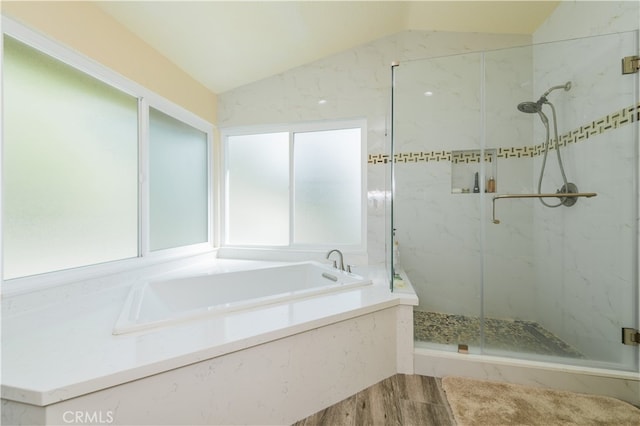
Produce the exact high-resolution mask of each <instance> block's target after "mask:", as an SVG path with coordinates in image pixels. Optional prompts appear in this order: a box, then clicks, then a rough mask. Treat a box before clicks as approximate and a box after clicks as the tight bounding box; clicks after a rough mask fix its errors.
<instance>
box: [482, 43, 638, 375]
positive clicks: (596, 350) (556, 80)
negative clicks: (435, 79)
mask: <svg viewBox="0 0 640 426" xmlns="http://www.w3.org/2000/svg"><path fill="white" fill-rule="evenodd" d="M637 54H638V34H637V32H628V33H621V34H611V35H606V36H598V37H589V38H584V39H577V40H570V41H563V42H555V43H546V44H541V45H536V46H529V47H523V48H514V49H505V50H500V51H494V52H487V53H486V54H485V81H484V84H485V107H486V114H485V116H486V126H485V129H486V143H487V147H488V148H494V149H496V152H497V162H496V170H497V178H496V182H497V185H496V186H497V188H496V189H497V193H498V194H527V193H529V194H537V193H538V192H541V193H556V192H557V191H561V192H564V191H565V190H566V188H573V187H571V186H569V187H567V186H566V185H567V182H568V183H570V184H571V183H572V184H575V186H576V188H575V191H576V192H580V193H587V192H593V193H597V196H594V197H591V198H576V199H575V200H576V202H575V204H573V205H571V206H567V204H571V203H566V202H565V203H562V201H563V200H562V199H559V198H555V197H552V198H546V199H542V201H545V203H546V205H545V204H543V203H542V202H541V200H540V199H537V198H522V199H518V198H503V199H496V200H493V196H488V197H485V200H484V208H485V213H484V215H485V217H486V220H484V226H485V229H486V238H485V239H484V241H485V247H484V250H483V256H484V262H483V264H484V267H483V270H484V274H483V275H484V276H483V311H484V316H485V321H484V335H485V342H484V343H485V344H484V352H485V353H488V354H495V355H506V356H513V355H514V354H517V356H518V357H525V358H528V359H535V360H547V361H555V362H565V363H567V362H568V363H571V364H577V365H588V366H597V367H603V368H613V369H621V370H637V368H638V365H637V363H638V351H637V348H638V347H637V346H625V345H622V344H621V339H620V336H621V328H622V327H633V328H637V326H638V324H637V321H638V311H637V297H638V296H637V295H638V293H637V292H638V288H637V286H638V275H637V259H638V252H637V235H638V230H637V222H636V218H637V215H638V210H637V209H638V197H637V188H638V186H637V185H638V170H637V168H638V121H637V120H635V121H634V119H633V117H636V118H637V115H638V111H639V109H638V108H639V104H638V74H633V75H622V73H621V69H620V61H621V58H622V57H624V56H628V55H637ZM567 83H570V84H567ZM567 89H568V90H567ZM547 93H548V94H547ZM545 94H546V96H544V95H545ZM543 96H544V98H543ZM523 103H525V104H523ZM519 104H523V105H521V106H520V109H519V108H518V105H519ZM523 111H524V112H523ZM547 128H548V129H549V138H548V137H547ZM556 129H557V134H558V139H557V141H556V140H555V133H556ZM556 142H557V143H556ZM558 147H559V152H560V154H561V155H560V161H559V160H558V155H557V154H558V149H557V148H558ZM545 151H546V155H545ZM545 157H546V159H545ZM563 173H564V175H565V176H564V177H563ZM541 174H542V180H541V177H540V176H541ZM565 178H566V180H565ZM563 188H564V189H563ZM496 195H497V194H496ZM494 214H495V217H496V219H497V220H499V224H494V223H493V222H492V219H493V217H494Z"/></svg>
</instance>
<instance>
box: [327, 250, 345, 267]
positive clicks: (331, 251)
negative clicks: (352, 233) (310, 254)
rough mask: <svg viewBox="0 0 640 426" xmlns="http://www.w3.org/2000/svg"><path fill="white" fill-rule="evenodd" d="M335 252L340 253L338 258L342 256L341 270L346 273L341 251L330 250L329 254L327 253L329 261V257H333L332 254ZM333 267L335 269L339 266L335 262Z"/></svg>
mask: <svg viewBox="0 0 640 426" xmlns="http://www.w3.org/2000/svg"><path fill="white" fill-rule="evenodd" d="M334 252H335V253H338V256H340V270H341V271H344V261H343V258H342V252H341V251H340V250H338V249H333V250H330V251H329V253H327V259H329V257H331V253H334ZM333 267H334V268H337V267H338V265H337V264H336V261H335V260H334V261H333Z"/></svg>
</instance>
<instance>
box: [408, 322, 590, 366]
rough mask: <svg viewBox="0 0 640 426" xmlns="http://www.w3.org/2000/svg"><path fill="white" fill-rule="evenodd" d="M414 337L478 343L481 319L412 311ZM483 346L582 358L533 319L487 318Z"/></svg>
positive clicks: (438, 341)
mask: <svg viewBox="0 0 640 426" xmlns="http://www.w3.org/2000/svg"><path fill="white" fill-rule="evenodd" d="M413 315H414V337H415V339H416V340H418V341H422V342H431V343H439V344H445V345H451V344H453V345H457V344H467V345H469V346H470V347H471V346H479V345H480V319H479V318H477V317H469V316H464V315H453V314H441V313H436V312H422V311H414V313H413ZM484 333H485V337H486V347H487V348H488V349H498V350H508V351H513V350H517V351H520V352H526V353H532V354H538V355H552V356H562V357H569V358H582V357H583V356H582V354H580V352H578V351H577V350H576V349H574V348H572V347H571V346H570V345H568V344H567V343H565V342H563V341H562V340H561V339H560V338H558V337H557V336H555V335H554V334H553V333H551V332H550V331H548V330H546V329H545V328H543V327H542V326H540V325H539V324H537V323H535V322H532V321H515V320H504V319H496V318H487V319H486V321H485V328H484Z"/></svg>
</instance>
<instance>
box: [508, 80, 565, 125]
mask: <svg viewBox="0 0 640 426" xmlns="http://www.w3.org/2000/svg"><path fill="white" fill-rule="evenodd" d="M557 89H564V90H569V89H571V82H570V81H567V82H566V83H565V84H561V85H560V86H553V87H552V88H550V89H549V90H547V91H546V92H544V94H543V95H542V96H540V99H538V100H537V101H536V102H530V101H527V102H520V103H519V104H518V110H519V111H522V112H525V113H527V114H535V113H539V114H542V113H541V111H542V105H543V104H546V103H549V101H547V95H548V94H549V93H551V92H553V91H554V90H557ZM541 118H542V119H543V121H544V117H542V115H541Z"/></svg>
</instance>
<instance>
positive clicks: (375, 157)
mask: <svg viewBox="0 0 640 426" xmlns="http://www.w3.org/2000/svg"><path fill="white" fill-rule="evenodd" d="M388 162H389V156H388V155H387V154H370V155H369V158H368V160H367V163H369V164H387V163H388Z"/></svg>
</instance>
